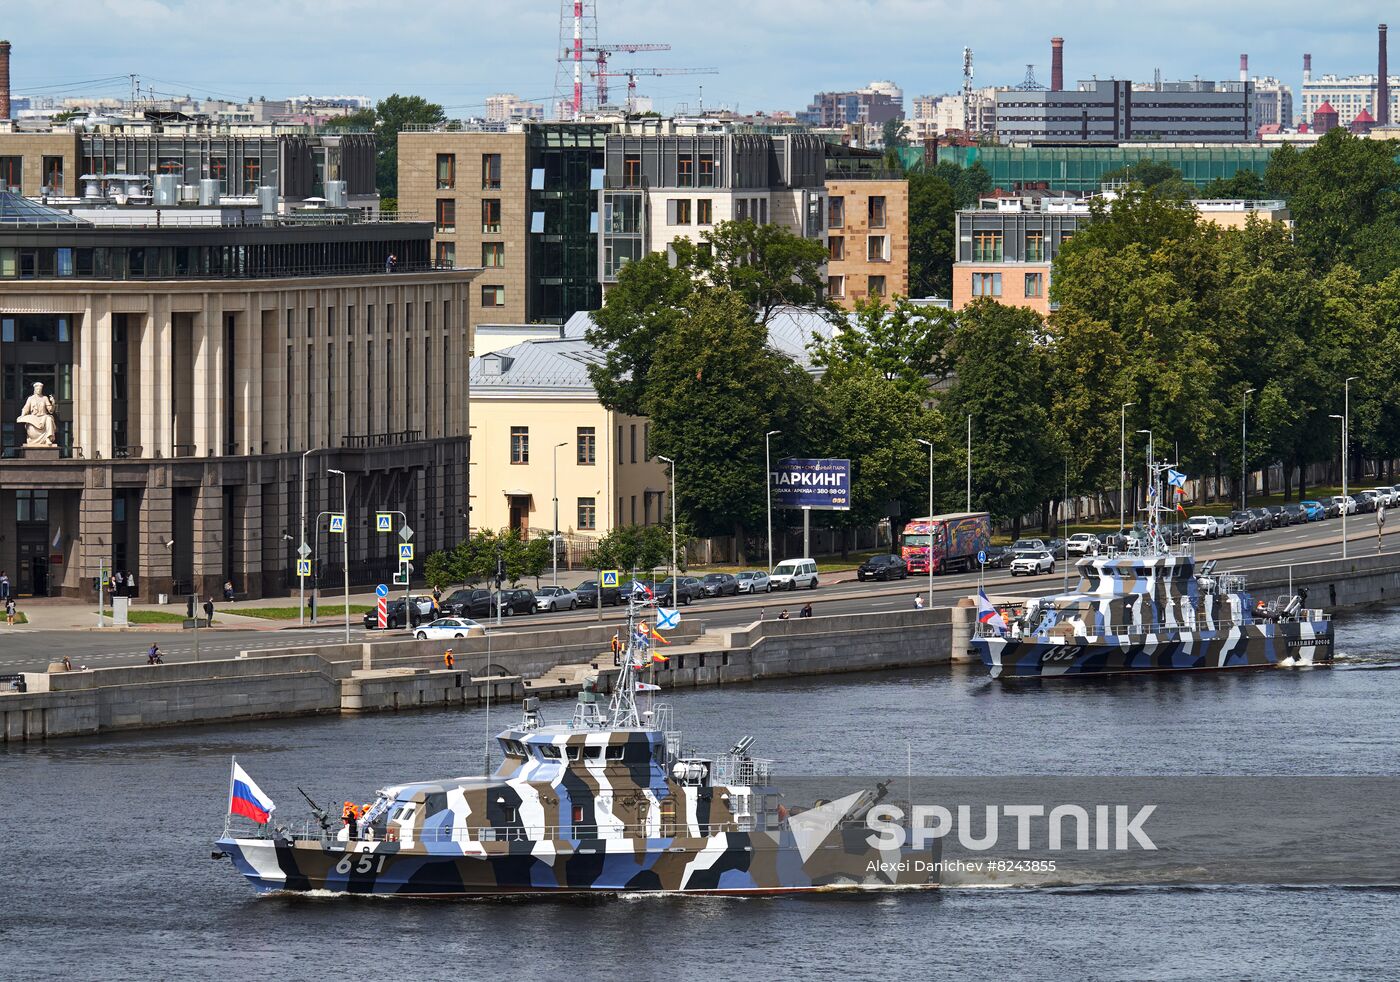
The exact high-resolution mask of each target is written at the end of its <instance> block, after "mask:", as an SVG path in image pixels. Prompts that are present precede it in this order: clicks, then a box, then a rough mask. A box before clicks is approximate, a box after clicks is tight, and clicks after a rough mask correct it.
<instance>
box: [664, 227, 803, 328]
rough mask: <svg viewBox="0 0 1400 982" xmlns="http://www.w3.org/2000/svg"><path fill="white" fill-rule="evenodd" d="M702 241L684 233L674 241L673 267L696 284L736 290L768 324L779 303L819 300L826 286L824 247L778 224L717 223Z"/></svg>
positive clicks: (800, 305)
mask: <svg viewBox="0 0 1400 982" xmlns="http://www.w3.org/2000/svg"><path fill="white" fill-rule="evenodd" d="M706 242H707V244H706V245H703V246H702V245H700V244H697V243H695V242H692V241H691V240H689V239H686V238H678V239H676V241H675V242H674V243H673V244H672V248H673V250H674V251H675V253H676V266H677V267H678V268H679V269H683V270H686V271H688V272H689V273H690V276H691V279H692V281H694V282H695V284H696V285H697V287H700V286H703V285H706V284H708V285H712V286H723V287H727V288H728V289H730V290H733V291H734V292H735V293H737V294H739V295H740V296H741V297H743V298H744V300H745V301H746V302H747V303H748V305H749V307H750V308H751V309H752V310H753V311H754V313H755V314H757V315H758V319H759V320H760V321H761V322H762V323H764V324H766V323H768V321H769V320H770V319H771V318H772V316H773V313H774V311H775V310H776V309H777V308H778V307H781V306H788V305H791V306H796V307H815V306H820V305H822V293H823V291H824V290H825V288H826V279H825V277H824V269H825V266H826V249H825V248H824V247H823V246H822V244H821V242H820V241H818V240H816V239H804V238H802V237H801V236H799V235H794V234H793V233H792V232H790V231H788V230H787V229H786V228H784V227H783V226H781V225H776V224H765V225H759V224H756V223H755V222H752V221H750V220H748V219H745V220H743V221H737V222H720V223H719V224H718V225H716V226H715V227H714V228H713V229H711V230H710V232H709V233H708V234H707V235H706Z"/></svg>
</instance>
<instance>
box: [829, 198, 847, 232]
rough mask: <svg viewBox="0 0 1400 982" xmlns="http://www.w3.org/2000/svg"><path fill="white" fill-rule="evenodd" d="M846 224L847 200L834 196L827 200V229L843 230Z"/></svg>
mask: <svg viewBox="0 0 1400 982" xmlns="http://www.w3.org/2000/svg"><path fill="white" fill-rule="evenodd" d="M845 224H846V199H845V198H843V197H841V196H840V195H833V196H832V197H830V198H827V199H826V227H827V228H841V227H842V226H843V225H845Z"/></svg>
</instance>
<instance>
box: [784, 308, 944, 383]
mask: <svg viewBox="0 0 1400 982" xmlns="http://www.w3.org/2000/svg"><path fill="white" fill-rule="evenodd" d="M852 319H853V320H854V323H852V324H850V325H849V327H846V328H844V329H841V330H837V331H835V332H834V333H833V334H832V336H831V337H830V338H829V339H818V340H817V341H815V342H814V343H813V345H812V361H813V362H814V363H815V364H816V365H818V366H820V367H821V368H822V369H823V370H824V371H825V373H826V374H827V375H828V376H829V377H836V378H839V377H840V376H841V374H842V373H843V372H845V371H847V370H853V369H860V370H864V369H866V368H868V369H870V370H872V371H873V372H874V373H875V374H877V375H879V376H880V377H881V378H883V379H885V380H887V381H890V382H894V383H896V384H897V387H899V388H901V389H903V390H904V391H907V392H913V393H916V394H918V395H920V396H922V395H925V394H927V392H928V388H929V385H930V383H933V382H940V381H942V380H943V379H945V378H947V376H948V373H949V371H950V370H951V365H950V363H949V360H948V341H949V339H950V338H951V337H952V334H953V330H954V325H955V324H956V317H955V315H954V314H953V312H952V311H950V310H946V309H944V308H942V307H921V306H918V305H915V304H912V303H910V302H909V301H908V300H906V299H904V298H903V297H896V298H895V300H894V302H893V303H892V304H886V303H885V301H884V299H883V298H881V297H870V298H868V299H864V300H859V301H857V302H856V309H855V315H854V317H853V318H852Z"/></svg>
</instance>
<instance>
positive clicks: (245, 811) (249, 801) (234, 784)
mask: <svg viewBox="0 0 1400 982" xmlns="http://www.w3.org/2000/svg"><path fill="white" fill-rule="evenodd" d="M276 808H277V806H276V805H275V804H273V802H272V799H271V798H269V797H268V796H267V795H265V794H263V790H262V788H260V787H258V784H257V782H256V781H254V780H253V779H252V778H251V777H249V776H248V772H247V771H245V770H244V769H243V768H242V767H240V766H238V761H236V760H235V761H234V762H233V773H232V775H230V777H229V793H228V813H229V814H230V815H242V816H243V817H244V818H251V819H252V820H253V821H255V822H258V823H260V824H264V825H265V824H267V820H268V819H269V818H271V817H272V813H273V811H274V810H275V809H276Z"/></svg>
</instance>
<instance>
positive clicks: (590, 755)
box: [583, 747, 603, 760]
mask: <svg viewBox="0 0 1400 982" xmlns="http://www.w3.org/2000/svg"><path fill="white" fill-rule="evenodd" d="M583 759H584V760H602V759H603V748H602V747H584V748H583Z"/></svg>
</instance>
